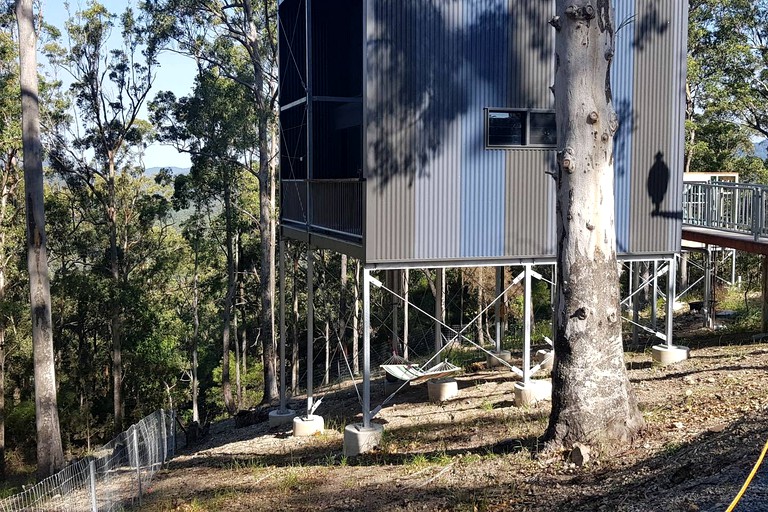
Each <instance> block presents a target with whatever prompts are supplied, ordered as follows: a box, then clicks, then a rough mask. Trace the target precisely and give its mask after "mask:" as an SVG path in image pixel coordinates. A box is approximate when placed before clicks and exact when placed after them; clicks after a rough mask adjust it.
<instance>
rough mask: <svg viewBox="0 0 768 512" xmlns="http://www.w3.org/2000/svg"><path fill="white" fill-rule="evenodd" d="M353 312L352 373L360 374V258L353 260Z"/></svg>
mask: <svg viewBox="0 0 768 512" xmlns="http://www.w3.org/2000/svg"><path fill="white" fill-rule="evenodd" d="M352 300H353V301H354V302H355V312H354V315H353V316H352V373H353V374H355V375H359V374H360V357H359V355H358V352H359V350H360V344H359V340H360V260H355V288H354V290H353V294H352Z"/></svg>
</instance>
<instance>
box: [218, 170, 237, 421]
mask: <svg viewBox="0 0 768 512" xmlns="http://www.w3.org/2000/svg"><path fill="white" fill-rule="evenodd" d="M224 217H225V223H226V230H227V242H226V250H227V295H226V296H225V297H224V311H223V313H222V331H221V345H222V347H221V353H222V357H221V392H222V394H223V396H224V407H226V408H227V411H228V412H229V414H230V415H234V414H235V413H236V412H237V404H235V399H234V397H233V396H232V379H231V377H230V374H229V351H230V341H229V337H230V333H231V329H232V303H233V302H234V298H235V289H236V287H237V281H236V278H237V277H236V275H235V255H234V253H235V247H234V243H233V241H232V239H233V236H232V232H233V227H232V191H231V190H230V184H229V183H227V185H226V186H225V188H224Z"/></svg>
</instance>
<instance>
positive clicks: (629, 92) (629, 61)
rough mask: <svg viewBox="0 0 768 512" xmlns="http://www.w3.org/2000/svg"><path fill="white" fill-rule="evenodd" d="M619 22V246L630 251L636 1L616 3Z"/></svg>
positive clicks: (614, 69)
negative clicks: (633, 19) (634, 17)
mask: <svg viewBox="0 0 768 512" xmlns="http://www.w3.org/2000/svg"><path fill="white" fill-rule="evenodd" d="M615 13H616V21H615V23H616V24H617V26H622V28H621V29H620V30H619V31H618V32H617V34H616V51H615V56H614V59H613V63H612V65H611V88H612V91H613V108H614V109H615V110H616V115H617V116H618V118H619V130H618V131H617V132H616V135H615V137H614V139H613V158H614V195H615V201H616V203H615V204H616V217H615V223H616V248H617V250H618V252H620V253H622V252H626V251H627V250H628V249H629V246H630V239H629V237H630V231H629V211H630V207H629V206H630V204H631V201H630V194H631V190H632V174H631V171H632V140H633V132H634V130H635V110H634V103H633V96H634V81H633V79H632V77H633V76H634V71H635V70H634V66H635V59H634V45H633V43H634V39H635V24H634V23H632V22H631V21H630V20H631V19H632V17H633V16H634V15H635V3H634V1H630V0H620V1H618V2H616V5H615Z"/></svg>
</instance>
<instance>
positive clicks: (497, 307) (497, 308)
mask: <svg viewBox="0 0 768 512" xmlns="http://www.w3.org/2000/svg"><path fill="white" fill-rule="evenodd" d="M503 280H504V267H496V302H495V303H494V305H493V315H494V317H495V318H496V353H497V354H498V353H499V352H500V351H501V301H502V300H503V299H502V298H501V297H500V295H501V292H502V288H503V283H502V281H503Z"/></svg>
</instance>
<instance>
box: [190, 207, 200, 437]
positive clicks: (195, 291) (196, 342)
mask: <svg viewBox="0 0 768 512" xmlns="http://www.w3.org/2000/svg"><path fill="white" fill-rule="evenodd" d="M199 222H200V221H199V219H198V220H197V223H198V224H197V232H196V233H195V266H194V276H193V278H192V323H193V331H192V382H191V385H192V421H194V422H196V423H197V424H200V409H199V406H198V392H199V389H198V387H199V383H198V382H199V381H198V379H197V366H198V362H197V350H198V347H199V346H200V288H199V287H200V224H199Z"/></svg>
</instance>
